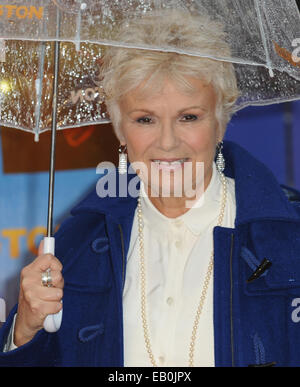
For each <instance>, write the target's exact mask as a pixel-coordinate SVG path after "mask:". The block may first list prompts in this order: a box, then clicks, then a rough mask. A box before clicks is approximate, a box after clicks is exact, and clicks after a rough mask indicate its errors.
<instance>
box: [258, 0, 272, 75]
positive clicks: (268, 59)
mask: <svg viewBox="0 0 300 387" xmlns="http://www.w3.org/2000/svg"><path fill="white" fill-rule="evenodd" d="M254 4H255V10H256V13H257V18H258V24H259V29H260V35H261V39H262V42H263V45H264V49H265V54H266V63H267V67H268V69H269V73H270V77H272V78H273V77H274V72H273V69H272V63H271V58H270V53H269V49H268V45H267V40H266V36H265V31H264V26H263V22H262V16H261V12H260V9H259V4H258V0H254Z"/></svg>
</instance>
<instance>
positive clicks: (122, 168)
mask: <svg viewBox="0 0 300 387" xmlns="http://www.w3.org/2000/svg"><path fill="white" fill-rule="evenodd" d="M126 150H127V146H126V145H120V146H119V167H118V169H119V174H120V175H125V173H127V153H126Z"/></svg>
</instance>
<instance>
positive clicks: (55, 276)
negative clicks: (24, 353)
mask: <svg viewBox="0 0 300 387" xmlns="http://www.w3.org/2000/svg"><path fill="white" fill-rule="evenodd" d="M42 252H43V242H41V244H40V246H39V252H38V257H37V258H36V259H35V260H34V261H33V262H32V263H31V264H30V265H28V266H26V267H24V268H23V270H22V272H21V278H20V294H19V305H18V312H17V318H16V323H15V330H14V344H15V345H16V346H17V347H20V346H21V345H24V344H26V343H27V342H28V341H30V340H31V339H32V338H33V337H34V335H35V334H36V333H37V332H38V331H39V330H40V329H41V328H43V322H44V320H45V318H46V316H47V315H49V314H55V313H58V312H59V311H60V310H61V308H62V303H61V299H62V297H63V287H64V279H63V277H62V273H61V271H62V264H61V263H60V261H59V260H58V259H57V258H56V257H54V256H53V255H52V254H42ZM48 268H50V269H51V277H52V287H45V286H43V285H42V273H43V272H44V271H46V270H47V269H48Z"/></svg>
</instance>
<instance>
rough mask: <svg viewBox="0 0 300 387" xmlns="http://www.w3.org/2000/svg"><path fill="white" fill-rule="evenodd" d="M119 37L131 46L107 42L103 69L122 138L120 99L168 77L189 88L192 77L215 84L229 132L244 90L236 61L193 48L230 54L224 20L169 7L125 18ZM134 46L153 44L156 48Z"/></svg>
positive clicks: (220, 115) (219, 109) (111, 112)
mask: <svg viewBox="0 0 300 387" xmlns="http://www.w3.org/2000/svg"><path fill="white" fill-rule="evenodd" d="M118 39H119V40H120V41H122V42H124V43H126V44H127V45H128V46H131V47H129V48H121V47H113V46H109V47H107V48H106V49H105V53H104V56H103V61H102V66H101V69H100V73H101V74H100V76H101V78H102V87H103V91H104V94H105V98H106V106H107V110H108V113H109V115H110V118H111V120H112V123H113V126H114V129H115V132H116V135H117V137H118V138H120V133H119V125H120V121H121V116H120V114H121V113H120V109H119V104H118V102H119V101H120V99H121V98H122V96H124V95H125V94H126V93H128V92H130V91H131V90H133V89H135V88H136V87H138V86H139V85H140V84H141V83H142V82H144V85H145V86H144V87H145V91H151V90H154V89H155V88H156V89H157V87H158V86H159V85H161V84H162V82H161V80H162V78H163V77H168V78H169V79H170V80H173V81H175V82H177V84H179V86H181V87H183V88H185V89H186V90H188V89H191V85H189V83H188V81H187V79H186V78H187V77H194V78H197V79H200V80H202V81H204V82H205V83H207V84H212V85H213V87H214V91H215V93H216V98H217V102H216V112H215V115H216V119H217V121H218V124H219V128H220V129H221V133H222V135H224V133H225V130H226V126H227V124H228V122H229V120H230V118H231V116H232V114H233V112H234V109H233V108H234V105H235V102H236V100H237V98H238V96H239V91H238V87H237V80H236V76H235V70H234V67H233V65H232V63H230V62H225V61H220V60H214V59H210V58H206V57H199V56H195V55H194V54H193V53H195V52H204V53H205V54H206V55H210V56H215V55H216V54H217V55H219V56H221V57H230V48H229V46H228V44H227V43H226V34H225V33H224V31H223V27H222V25H221V24H219V23H217V22H213V21H211V20H210V19H209V17H208V16H205V15H202V16H193V15H191V14H189V13H187V12H185V11H182V10H170V9H167V10H165V11H164V12H163V11H161V12H159V13H149V14H145V15H144V16H143V17H140V18H135V19H132V20H129V21H126V22H124V23H123V24H122V25H121V26H120V28H119V29H118V31H117V34H116V37H115V40H118ZM134 46H135V47H137V46H143V47H147V46H148V47H151V48H152V50H144V49H140V48H134ZM162 47H164V48H165V51H162V50H161V48H162ZM156 48H157V50H156ZM172 48H173V50H174V49H175V50H177V51H185V52H186V51H188V55H187V54H181V53H177V52H172V51H171V52H170V50H172ZM145 81H146V82H145ZM155 91H157V90H155Z"/></svg>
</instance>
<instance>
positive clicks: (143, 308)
mask: <svg viewBox="0 0 300 387" xmlns="http://www.w3.org/2000/svg"><path fill="white" fill-rule="evenodd" d="M219 174H220V178H221V182H222V186H223V193H222V202H221V209H220V214H219V218H218V223H217V226H221V225H222V223H223V219H224V213H225V206H226V201H227V182H226V178H225V176H224V174H223V173H222V172H219ZM137 216H138V234H139V250H140V280H141V318H142V325H143V331H144V340H145V346H146V350H147V353H148V355H149V359H150V361H151V364H152V366H153V367H157V364H156V361H155V358H154V355H153V352H152V348H151V342H150V335H149V327H148V322H147V313H146V269H145V253H144V235H143V227H144V222H143V213H142V205H141V199H140V197H139V198H138V207H137ZM213 259H214V250H213V251H212V252H211V255H210V260H209V264H208V268H207V272H206V275H205V279H204V284H203V288H202V292H201V296H200V301H199V304H198V308H197V311H196V316H195V321H194V325H193V329H192V335H191V342H190V347H189V367H193V366H194V352H195V343H196V336H197V329H198V325H199V320H200V316H201V313H202V309H203V305H204V302H205V299H206V295H207V291H208V286H209V282H210V279H211V276H212V272H213V266H214V264H213Z"/></svg>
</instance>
